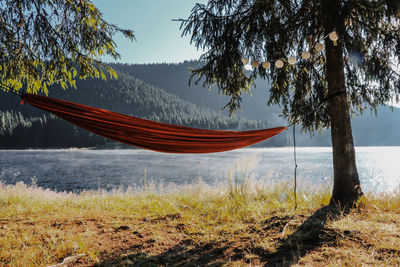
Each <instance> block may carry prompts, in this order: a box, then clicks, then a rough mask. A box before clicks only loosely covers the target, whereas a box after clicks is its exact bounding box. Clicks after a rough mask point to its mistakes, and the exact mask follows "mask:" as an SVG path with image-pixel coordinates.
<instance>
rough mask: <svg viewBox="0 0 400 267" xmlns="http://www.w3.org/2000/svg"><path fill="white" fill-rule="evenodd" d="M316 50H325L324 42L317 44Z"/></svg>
mask: <svg viewBox="0 0 400 267" xmlns="http://www.w3.org/2000/svg"><path fill="white" fill-rule="evenodd" d="M315 50H316V51H317V52H321V51H322V50H324V44H323V43H318V44H317V45H316V46H315Z"/></svg>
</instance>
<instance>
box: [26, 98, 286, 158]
mask: <svg viewBox="0 0 400 267" xmlns="http://www.w3.org/2000/svg"><path fill="white" fill-rule="evenodd" d="M22 99H23V101H25V102H27V103H29V104H30V105H32V106H35V107H37V108H39V109H42V110H45V111H48V112H51V113H53V114H55V115H57V116H58V117H60V118H62V119H64V120H66V121H69V122H70V123H73V124H75V125H77V126H79V127H81V128H84V129H86V130H88V131H90V132H93V133H96V134H98V135H101V136H104V137H107V138H110V139H112V140H115V141H118V142H122V143H125V144H128V145H133V146H136V147H140V148H144V149H150V150H154V151H158V152H166V153H212V152H222V151H228V150H233V149H237V148H242V147H246V146H250V145H253V144H256V143H258V142H261V141H264V140H266V139H268V138H271V137H273V136H274V135H277V134H279V133H281V132H282V131H284V130H285V129H286V127H277V128H270V129H262V130H252V131H221V130H205V129H197V128H191V127H185V126H178V125H173V124H167V123H161V122H155V121H150V120H145V119H140V118H136V117H131V116H127V115H123V114H119V113H115V112H112V111H108V110H104V109H98V108H93V107H90V106H85V105H81V104H77V103H73V102H69V101H64V100H59V99H55V98H50V97H46V96H40V95H32V94H23V95H22Z"/></svg>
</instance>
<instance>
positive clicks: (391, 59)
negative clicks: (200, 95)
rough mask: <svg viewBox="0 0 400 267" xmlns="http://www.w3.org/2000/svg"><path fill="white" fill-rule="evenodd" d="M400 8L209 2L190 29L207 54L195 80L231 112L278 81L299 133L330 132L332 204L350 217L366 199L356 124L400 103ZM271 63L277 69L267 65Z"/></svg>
mask: <svg viewBox="0 0 400 267" xmlns="http://www.w3.org/2000/svg"><path fill="white" fill-rule="evenodd" d="M399 7H400V5H399V1H393V0H385V1H383V0H373V1H371V0H354V1H348V0H346V1H345V0H316V1H306V0H276V1H274V0H209V1H208V3H207V5H203V4H196V5H195V7H194V8H193V10H192V13H191V15H190V16H189V18H188V19H187V20H183V22H182V25H181V27H182V28H183V33H182V34H183V35H191V42H192V43H194V44H195V45H196V47H197V48H201V49H205V51H206V52H205V53H204V54H203V55H202V56H201V58H200V60H201V61H202V62H203V63H204V64H203V65H202V66H200V67H199V68H197V69H194V70H192V71H193V73H192V74H193V76H192V78H193V77H196V82H200V81H201V82H203V83H204V85H205V86H210V85H212V84H216V85H217V86H218V89H219V90H220V91H221V92H222V93H224V94H226V95H229V96H231V101H230V103H228V104H227V108H229V110H230V111H231V112H234V111H235V110H236V109H237V108H239V107H240V102H241V94H242V93H244V92H248V91H249V90H250V88H251V86H252V85H253V84H254V81H255V79H256V78H258V77H261V78H264V79H268V80H270V81H271V88H270V99H269V103H270V104H280V106H281V107H282V116H283V117H285V118H286V119H287V120H288V121H289V123H290V124H293V123H301V124H302V126H303V130H304V131H315V130H319V129H321V128H326V127H330V128H331V137H332V149H333V169H334V186H333V193H332V198H331V204H336V205H337V204H340V205H341V206H342V207H351V206H353V205H354V204H355V202H356V201H357V200H358V198H359V197H360V196H361V195H362V191H361V187H360V181H359V177H358V173H357V168H356V162H355V150H354V142H353V136H352V129H351V124H350V116H351V115H352V114H353V113H355V112H362V111H363V110H365V109H367V108H371V109H376V107H377V106H378V105H380V104H387V103H388V102H389V101H392V100H393V99H394V98H395V99H396V100H398V98H399V92H400V76H399V73H398V64H399V62H400V30H399V24H400V19H399V16H400V12H399V11H400V8H399ZM321 42H322V44H319V43H321ZM321 48H324V49H322V51H320V50H321ZM305 51H308V52H310V54H308V53H305V54H303V52H305ZM300 55H302V57H300ZM290 56H297V58H296V60H297V62H296V64H290V62H289V60H288V58H289V57H290ZM249 58H250V59H252V61H250V62H251V63H252V65H253V69H252V71H251V73H250V74H247V73H246V69H245V66H244V63H247V62H246V61H247V60H243V59H249ZM267 60H269V63H270V64H271V67H269V66H268V63H265V64H261V62H264V61H267ZM277 60H282V61H283V63H284V64H283V67H281V68H279V67H280V66H279V63H281V62H279V63H277V66H275V64H274V63H276V61H277ZM292 63H293V62H292ZM320 103H322V104H321V105H319V104H320Z"/></svg>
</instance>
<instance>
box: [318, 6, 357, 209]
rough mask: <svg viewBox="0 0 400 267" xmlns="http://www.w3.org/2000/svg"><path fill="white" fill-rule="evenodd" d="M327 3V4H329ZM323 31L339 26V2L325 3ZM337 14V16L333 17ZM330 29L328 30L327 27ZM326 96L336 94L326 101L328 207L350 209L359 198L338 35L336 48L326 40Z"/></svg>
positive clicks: (341, 49) (341, 52) (341, 51)
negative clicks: (330, 162) (329, 172)
mask: <svg viewBox="0 0 400 267" xmlns="http://www.w3.org/2000/svg"><path fill="white" fill-rule="evenodd" d="M327 2H328V3H329V4H328V3H327ZM326 3H327V4H328V5H327V6H326V7H327V9H325V10H326V11H327V13H328V14H327V13H325V15H327V17H326V19H327V23H326V24H325V25H326V26H325V29H326V32H327V33H329V32H331V31H332V30H333V29H334V28H335V25H336V26H339V24H338V23H340V22H338V21H337V18H338V17H339V16H338V14H337V13H336V12H337V11H338V6H337V5H338V1H336V0H333V1H332V0H330V1H329V0H328V1H326ZM335 13H336V14H335ZM328 27H330V29H329V28H328ZM325 45H326V67H327V73H326V76H327V81H328V96H333V95H336V96H334V97H332V98H330V99H329V101H328V111H329V117H330V121H331V138H332V152H333V175H334V180H333V192H332V198H331V201H330V205H337V206H340V207H343V208H348V207H353V206H354V204H355V202H356V201H357V200H358V199H359V197H360V196H361V195H362V191H361V187H360V180H359V178H358V173H357V167H356V157H355V150H354V142H353V134H352V130H351V122H350V114H349V105H348V103H347V96H346V83H345V75H344V63H343V48H342V45H341V44H340V36H339V41H338V43H337V45H335V44H334V43H333V42H332V41H331V40H330V39H329V38H326V39H325Z"/></svg>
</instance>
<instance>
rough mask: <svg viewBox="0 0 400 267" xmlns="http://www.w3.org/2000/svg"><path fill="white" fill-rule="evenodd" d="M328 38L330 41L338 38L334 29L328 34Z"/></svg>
mask: <svg viewBox="0 0 400 267" xmlns="http://www.w3.org/2000/svg"><path fill="white" fill-rule="evenodd" d="M329 39H331V41H333V42H336V41H337V40H339V36H338V35H337V32H336V31H333V32H331V33H330V34H329Z"/></svg>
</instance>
